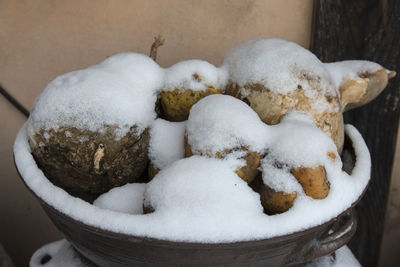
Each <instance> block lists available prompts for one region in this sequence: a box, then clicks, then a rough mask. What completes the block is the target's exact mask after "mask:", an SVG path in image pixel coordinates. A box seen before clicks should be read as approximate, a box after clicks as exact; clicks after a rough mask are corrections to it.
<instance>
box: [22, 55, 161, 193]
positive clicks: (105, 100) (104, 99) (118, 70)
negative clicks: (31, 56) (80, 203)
mask: <svg viewBox="0 0 400 267" xmlns="http://www.w3.org/2000/svg"><path fill="white" fill-rule="evenodd" d="M163 75H164V73H163V70H162V69H161V68H160V67H159V66H158V65H157V64H156V63H155V62H154V61H153V60H152V59H150V58H148V57H147V56H144V55H141V54H135V53H126V54H118V55H115V56H112V57H110V58H108V59H106V60H105V61H104V62H102V63H100V64H98V65H95V66H93V67H90V68H87V69H83V70H78V71H74V72H71V73H67V74H64V75H61V76H59V77H57V78H56V79H55V80H54V81H52V82H51V83H50V84H49V85H48V86H47V87H46V88H45V90H44V91H43V93H42V94H41V95H40V96H39V98H38V99H37V101H36V103H35V105H34V108H33V111H32V114H31V116H30V118H29V138H30V139H29V144H30V147H31V150H32V154H33V156H34V158H35V160H36V162H37V164H38V166H39V167H40V168H41V169H42V170H43V172H44V173H45V174H46V176H47V177H48V178H49V180H51V181H52V182H53V183H54V184H56V185H57V186H60V187H62V188H63V189H65V190H66V191H67V192H69V193H70V194H71V195H74V196H79V197H82V198H84V199H87V200H92V199H93V198H94V197H96V196H98V195H99V194H101V193H104V192H106V191H108V190H109V189H111V188H113V187H116V186H121V185H123V184H125V183H127V182H135V181H138V180H139V179H140V178H141V176H142V174H143V172H144V170H145V168H146V166H147V162H148V157H147V153H148V146H149V139H150V134H149V127H150V125H151V124H152V123H153V121H154V119H155V118H156V113H155V110H154V108H155V102H156V99H157V91H158V90H160V89H161V87H162V82H163Z"/></svg>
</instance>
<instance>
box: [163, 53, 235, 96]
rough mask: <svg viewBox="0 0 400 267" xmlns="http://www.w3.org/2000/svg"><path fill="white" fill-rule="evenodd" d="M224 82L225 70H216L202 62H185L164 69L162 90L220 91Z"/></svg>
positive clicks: (225, 77)
mask: <svg viewBox="0 0 400 267" xmlns="http://www.w3.org/2000/svg"><path fill="white" fill-rule="evenodd" d="M226 80H227V73H226V71H225V69H221V68H217V67H215V66H214V65H212V64H210V63H208V62H206V61H203V60H186V61H181V62H179V63H176V64H175V65H172V66H171V67H169V68H168V69H166V78H165V83H164V89H163V90H165V91H173V90H175V89H179V90H181V91H184V90H188V89H190V90H192V91H204V90H206V89H207V88H209V87H212V88H215V89H221V90H222V89H223V88H224V86H225V83H226Z"/></svg>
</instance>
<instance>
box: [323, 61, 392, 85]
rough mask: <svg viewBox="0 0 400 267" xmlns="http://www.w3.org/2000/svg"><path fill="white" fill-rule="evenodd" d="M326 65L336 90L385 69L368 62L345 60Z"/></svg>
mask: <svg viewBox="0 0 400 267" xmlns="http://www.w3.org/2000/svg"><path fill="white" fill-rule="evenodd" d="M324 65H325V68H326V69H327V70H328V71H329V73H330V74H331V77H332V79H333V81H334V83H335V86H336V88H339V87H340V85H341V84H343V83H345V82H346V81H348V80H359V79H362V77H361V76H360V75H361V74H365V73H374V72H377V71H378V70H380V69H384V68H383V67H382V66H381V65H379V64H377V63H375V62H372V61H367V60H344V61H338V62H332V63H324Z"/></svg>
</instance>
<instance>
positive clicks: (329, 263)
mask: <svg viewBox="0 0 400 267" xmlns="http://www.w3.org/2000/svg"><path fill="white" fill-rule="evenodd" d="M333 254H335V256H333ZM304 267H361V264H360V263H359V262H358V260H357V259H356V257H355V256H354V255H353V253H352V252H351V250H350V249H349V248H348V247H347V246H343V247H341V248H339V249H338V250H336V251H335V252H334V253H332V254H330V255H327V256H324V257H321V258H319V259H315V260H313V261H312V262H310V263H307V264H305V265H304Z"/></svg>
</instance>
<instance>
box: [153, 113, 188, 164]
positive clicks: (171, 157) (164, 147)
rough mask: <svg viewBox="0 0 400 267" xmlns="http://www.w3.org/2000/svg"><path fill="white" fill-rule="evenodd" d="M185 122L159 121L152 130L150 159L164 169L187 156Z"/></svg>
mask: <svg viewBox="0 0 400 267" xmlns="http://www.w3.org/2000/svg"><path fill="white" fill-rule="evenodd" d="M184 136H185V122H169V121H166V120H163V119H157V120H156V121H155V122H154V123H153V125H152V126H151V129H150V147H149V159H150V160H151V162H152V163H153V165H154V167H156V168H158V169H163V168H164V167H166V166H168V165H170V164H171V163H173V162H174V161H177V160H178V159H182V158H184V156H185V147H184Z"/></svg>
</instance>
